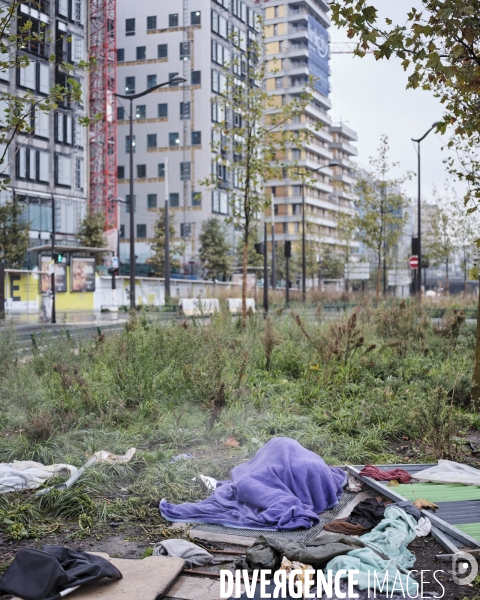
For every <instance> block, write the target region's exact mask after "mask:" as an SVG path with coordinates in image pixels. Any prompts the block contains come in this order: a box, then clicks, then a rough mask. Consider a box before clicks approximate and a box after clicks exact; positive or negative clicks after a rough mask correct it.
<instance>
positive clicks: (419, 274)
mask: <svg viewBox="0 0 480 600" xmlns="http://www.w3.org/2000/svg"><path fill="white" fill-rule="evenodd" d="M438 124H439V122H438V121H436V122H435V123H434V124H433V125H432V126H431V127H430V129H429V130H428V131H427V133H425V134H424V135H423V136H422V137H420V138H418V139H414V138H412V142H416V144H417V185H418V189H417V194H418V197H417V212H418V224H417V230H418V233H417V235H418V268H417V276H416V281H417V285H416V290H415V291H416V293H417V294H418V300H419V301H420V300H421V298H422V200H421V190H422V186H421V180H420V177H421V159H420V142H422V141H423V140H424V139H425V138H426V137H427V135H428V134H429V133H430V132H431V131H432V129H434V128H435V127H436V126H437V125H438Z"/></svg>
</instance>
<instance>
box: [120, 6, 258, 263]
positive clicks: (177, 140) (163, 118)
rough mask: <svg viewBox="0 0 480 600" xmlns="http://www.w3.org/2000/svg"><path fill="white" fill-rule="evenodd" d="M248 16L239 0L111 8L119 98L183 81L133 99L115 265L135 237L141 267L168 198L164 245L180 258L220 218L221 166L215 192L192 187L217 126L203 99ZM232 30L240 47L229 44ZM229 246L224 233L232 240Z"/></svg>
mask: <svg viewBox="0 0 480 600" xmlns="http://www.w3.org/2000/svg"><path fill="white" fill-rule="evenodd" d="M254 14H255V11H254V9H253V8H252V7H247V4H246V3H245V2H242V1H241V0H216V1H214V0H195V1H193V0H190V1H189V0H172V2H170V3H169V4H167V5H165V6H163V5H162V7H161V9H160V7H159V4H158V2H157V1H156V0H143V2H141V3H140V4H135V3H133V4H132V2H131V1H130V0H118V2H117V48H118V49H117V60H118V63H117V64H118V70H117V81H118V89H117V91H118V93H121V94H124V93H125V94H129V93H132V94H133V93H138V92H142V91H144V90H147V89H148V88H150V87H153V86H155V85H158V84H159V83H163V82H167V81H169V80H171V79H172V78H173V77H174V76H175V75H182V76H183V77H185V79H186V80H187V81H186V83H184V84H180V85H178V84H177V85H170V86H166V87H162V88H160V89H158V90H155V91H154V92H152V93H150V94H147V95H145V96H143V97H142V98H140V99H138V100H136V101H134V102H133V116H134V120H135V122H134V131H133V143H134V173H133V175H134V178H135V188H134V206H135V222H136V231H133V232H130V231H129V223H128V214H127V208H128V207H127V206H126V205H121V218H120V235H121V242H122V243H121V247H122V249H121V258H122V260H123V259H125V258H127V257H128V246H127V244H126V242H127V241H129V238H130V235H134V236H135V239H136V244H135V247H136V255H137V263H139V264H142V263H146V262H147V261H148V258H149V256H150V255H151V250H150V244H151V241H152V237H153V233H154V225H155V222H156V220H157V219H158V209H159V208H162V207H164V206H165V200H166V199H168V203H169V206H170V211H171V213H173V215H174V224H175V236H174V238H173V240H172V242H173V244H174V245H175V244H177V246H178V245H179V244H181V245H182V246H184V247H185V250H184V253H183V256H182V259H183V264H184V265H186V272H187V273H188V272H190V269H191V265H189V264H188V263H189V262H190V261H192V260H194V259H195V257H197V256H198V250H199V234H200V232H201V224H202V222H203V221H205V220H206V219H208V218H209V217H211V216H215V217H218V218H220V219H225V217H227V215H228V212H229V207H228V196H227V189H228V187H229V181H228V177H229V169H228V168H227V167H226V166H225V165H222V169H223V171H224V172H223V173H218V175H219V176H220V177H222V178H223V181H224V185H223V188H222V187H221V188H220V189H218V190H214V191H211V190H209V189H208V188H206V187H204V186H202V185H201V181H202V180H204V179H205V178H207V177H209V176H210V175H211V173H212V164H213V162H212V151H211V141H212V135H213V127H214V124H215V122H216V121H221V120H222V117H221V115H218V114H217V112H216V105H215V103H212V100H213V99H214V98H215V97H216V96H217V95H219V94H221V93H222V91H223V89H224V86H225V81H226V80H225V74H224V72H223V65H224V64H225V63H227V62H229V61H230V60H231V57H232V56H233V53H237V54H238V53H245V52H246V48H247V39H248V36H249V35H253V34H254ZM235 32H236V33H237V34H238V35H237V36H234V37H236V39H238V40H239V45H238V46H235V45H234V44H233V43H232V36H231V34H232V33H235ZM129 104H130V103H129V101H128V100H127V101H124V100H122V101H120V100H119V101H118V104H117V107H118V108H117V111H118V113H117V117H118V146H119V147H118V184H119V186H118V191H119V196H121V197H122V198H124V199H125V200H127V201H129V178H130V172H129V148H130V146H129V144H130V139H129V124H128V118H129V114H128V110H129ZM232 239H233V235H232Z"/></svg>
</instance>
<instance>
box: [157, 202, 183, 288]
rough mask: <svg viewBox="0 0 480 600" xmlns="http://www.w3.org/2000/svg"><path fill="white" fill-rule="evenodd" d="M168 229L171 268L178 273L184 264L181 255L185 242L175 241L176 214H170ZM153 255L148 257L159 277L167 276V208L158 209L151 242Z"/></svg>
mask: <svg viewBox="0 0 480 600" xmlns="http://www.w3.org/2000/svg"><path fill="white" fill-rule="evenodd" d="M168 225H169V227H168V229H169V234H170V240H169V241H170V246H169V250H170V270H171V271H173V272H176V273H178V272H179V271H180V268H181V266H182V261H181V259H180V256H181V255H182V254H183V252H184V249H185V244H178V243H173V238H174V236H175V216H174V215H173V213H170V214H169V216H168ZM150 248H151V250H152V256H151V257H150V258H149V259H148V262H149V263H151V264H152V265H153V266H154V268H155V274H156V275H157V276H158V277H165V209H164V208H159V209H158V219H157V220H156V221H155V226H154V230H153V242H152V243H151V244H150Z"/></svg>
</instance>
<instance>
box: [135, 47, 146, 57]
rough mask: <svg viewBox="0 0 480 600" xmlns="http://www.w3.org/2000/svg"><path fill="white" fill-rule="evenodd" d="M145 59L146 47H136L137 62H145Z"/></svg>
mask: <svg viewBox="0 0 480 600" xmlns="http://www.w3.org/2000/svg"><path fill="white" fill-rule="evenodd" d="M146 58H147V48H146V46H137V60H145V59H146Z"/></svg>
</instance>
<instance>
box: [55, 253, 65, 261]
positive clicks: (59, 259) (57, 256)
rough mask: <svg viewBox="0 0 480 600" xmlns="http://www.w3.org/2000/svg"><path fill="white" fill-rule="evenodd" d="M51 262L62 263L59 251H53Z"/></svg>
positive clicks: (61, 255)
mask: <svg viewBox="0 0 480 600" xmlns="http://www.w3.org/2000/svg"><path fill="white" fill-rule="evenodd" d="M53 262H54V263H62V262H63V254H62V253H61V252H54V253H53Z"/></svg>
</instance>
